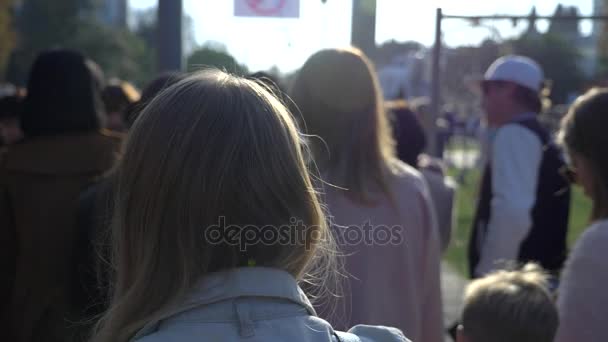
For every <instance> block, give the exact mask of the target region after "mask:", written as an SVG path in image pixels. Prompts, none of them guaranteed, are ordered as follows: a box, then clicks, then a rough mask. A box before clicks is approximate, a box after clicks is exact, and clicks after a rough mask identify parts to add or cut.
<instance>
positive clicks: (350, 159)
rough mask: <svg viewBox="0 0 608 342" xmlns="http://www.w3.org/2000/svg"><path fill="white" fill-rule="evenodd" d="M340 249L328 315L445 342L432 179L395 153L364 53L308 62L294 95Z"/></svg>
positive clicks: (319, 56) (324, 54)
mask: <svg viewBox="0 0 608 342" xmlns="http://www.w3.org/2000/svg"><path fill="white" fill-rule="evenodd" d="M291 95H292V97H293V100H294V102H295V104H296V105H297V107H298V108H299V110H300V111H301V114H302V119H303V122H302V127H303V128H304V129H305V130H306V132H307V133H308V134H310V135H311V137H310V142H311V148H312V151H313V155H314V160H315V163H316V165H317V167H318V168H319V170H320V172H321V175H322V177H323V180H324V181H325V182H326V185H325V186H324V188H325V189H324V191H325V201H326V203H327V206H328V210H329V213H330V215H331V218H332V222H333V228H334V233H335V235H336V237H337V240H338V244H339V247H340V251H341V252H342V253H344V254H345V255H346V259H345V265H344V268H345V271H346V272H345V279H344V282H343V284H342V285H343V286H342V288H343V292H344V293H343V296H340V297H338V299H337V303H335V302H334V303H333V304H330V305H325V304H323V302H328V301H327V300H324V301H321V303H322V304H321V306H322V314H321V315H322V316H326V317H327V318H328V319H329V321H330V322H332V323H334V324H336V325H338V326H341V327H346V326H349V325H351V324H384V325H391V326H396V327H398V328H400V329H402V330H403V331H404V332H405V333H406V334H407V335H408V336H409V337H410V338H412V339H413V340H414V341H425V342H435V341H442V340H443V336H442V313H441V292H440V283H439V240H438V231H437V227H436V223H435V221H436V219H435V217H434V209H433V207H432V203H431V200H430V197H429V193H428V190H427V186H426V183H425V182H424V180H423V179H422V178H421V176H420V174H419V173H418V172H417V171H415V170H414V169H413V168H411V167H409V166H407V165H406V164H404V163H402V162H400V161H399V160H398V159H397V158H396V157H395V149H394V142H393V140H392V138H391V131H390V127H389V124H388V120H387V117H386V114H385V112H384V109H383V104H382V100H381V96H380V91H379V86H378V80H377V77H376V74H375V72H374V71H373V69H372V66H371V64H370V62H369V60H368V59H367V58H366V57H365V56H364V55H363V53H362V52H361V51H359V50H356V49H331V50H323V51H320V52H318V53H316V54H314V55H313V56H312V57H310V58H309V59H308V61H307V62H306V63H305V64H304V66H303V67H302V69H301V70H300V72H299V74H298V75H297V78H296V80H295V82H294V84H293V89H292V92H291Z"/></svg>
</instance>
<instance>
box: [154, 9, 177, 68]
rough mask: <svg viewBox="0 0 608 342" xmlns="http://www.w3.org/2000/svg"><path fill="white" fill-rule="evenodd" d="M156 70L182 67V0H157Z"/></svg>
mask: <svg viewBox="0 0 608 342" xmlns="http://www.w3.org/2000/svg"><path fill="white" fill-rule="evenodd" d="M157 30H158V71H176V70H181V69H182V0H158V28H157Z"/></svg>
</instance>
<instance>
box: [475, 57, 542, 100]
mask: <svg viewBox="0 0 608 342" xmlns="http://www.w3.org/2000/svg"><path fill="white" fill-rule="evenodd" d="M483 81H484V82H487V81H506V82H512V83H515V84H518V85H520V86H522V87H525V88H528V89H530V90H533V91H534V92H536V93H538V92H540V91H541V89H542V87H543V82H544V75H543V70H542V69H541V67H540V65H538V63H536V62H535V61H533V60H532V59H530V58H528V57H524V56H516V55H510V56H504V57H501V58H499V59H497V60H496V61H494V63H492V65H490V67H489V68H488V71H486V73H485V75H484V78H483Z"/></svg>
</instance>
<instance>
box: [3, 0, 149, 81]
mask: <svg viewBox="0 0 608 342" xmlns="http://www.w3.org/2000/svg"><path fill="white" fill-rule="evenodd" d="M0 1H1V0H0ZM22 4H23V5H22V8H21V10H20V11H19V16H18V17H17V29H18V38H19V39H18V40H19V44H18V46H17V48H16V49H15V51H14V52H13V54H12V55H11V59H10V62H9V68H8V71H7V78H9V80H11V81H12V82H15V83H17V84H24V83H25V81H26V79H27V73H28V70H29V68H30V67H31V64H32V62H33V60H34V58H35V57H36V55H37V54H38V53H39V52H40V51H41V50H44V49H48V48H53V47H67V48H72V49H76V50H79V51H81V52H83V53H84V54H85V55H86V56H87V57H89V58H91V59H92V60H93V61H95V62H97V63H98V64H99V65H100V66H101V67H102V69H103V70H104V72H105V73H106V75H107V76H109V77H120V78H123V79H127V80H130V81H135V82H136V83H138V84H142V83H143V82H145V81H147V80H148V79H149V77H150V75H151V74H152V72H153V71H154V69H153V68H154V63H153V61H152V60H151V58H153V57H152V56H154V54H153V53H151V51H150V48H149V47H148V46H147V45H146V43H145V41H144V40H142V39H141V38H139V37H138V36H136V35H135V34H133V33H131V32H129V31H127V30H124V29H121V28H115V27H109V26H106V25H103V24H101V23H99V22H98V21H97V19H96V18H95V15H94V11H93V10H94V9H95V8H96V7H95V5H96V0H54V1H48V0H23V3H22Z"/></svg>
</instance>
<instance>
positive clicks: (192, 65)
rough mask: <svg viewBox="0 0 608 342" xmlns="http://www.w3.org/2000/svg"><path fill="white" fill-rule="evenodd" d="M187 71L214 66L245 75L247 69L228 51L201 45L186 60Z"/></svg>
mask: <svg viewBox="0 0 608 342" xmlns="http://www.w3.org/2000/svg"><path fill="white" fill-rule="evenodd" d="M187 64H188V71H195V70H199V69H201V68H205V67H215V68H218V69H221V70H225V71H228V72H231V73H234V74H237V75H246V74H247V72H248V70H247V67H246V66H244V65H241V64H239V63H238V62H237V61H236V59H235V58H234V57H232V56H231V55H230V54H229V53H228V52H226V51H222V50H219V49H214V48H212V47H210V46H203V47H201V48H199V49H196V50H195V51H194V52H193V53H192V54H191V55H190V56H189V57H188V60H187Z"/></svg>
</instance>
